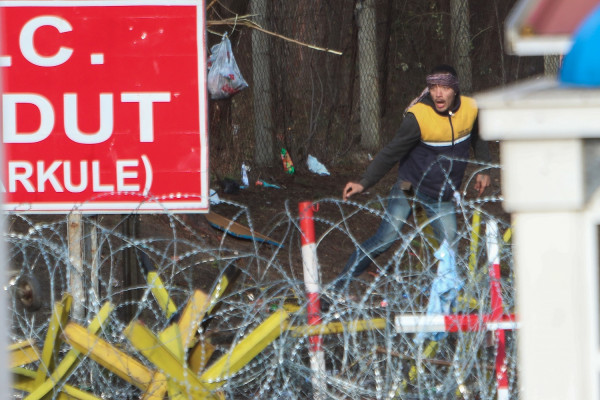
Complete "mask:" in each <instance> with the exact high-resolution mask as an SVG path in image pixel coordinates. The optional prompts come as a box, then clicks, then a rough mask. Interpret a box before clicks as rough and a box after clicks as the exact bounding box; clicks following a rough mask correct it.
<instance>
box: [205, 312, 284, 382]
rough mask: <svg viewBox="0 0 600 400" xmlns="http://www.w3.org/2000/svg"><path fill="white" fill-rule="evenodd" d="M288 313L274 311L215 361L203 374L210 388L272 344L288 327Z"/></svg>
mask: <svg viewBox="0 0 600 400" xmlns="http://www.w3.org/2000/svg"><path fill="white" fill-rule="evenodd" d="M288 318H289V316H288V313H287V312H285V311H283V310H278V311H276V312H274V313H273V314H272V315H271V316H269V318H267V319H266V320H265V321H263V323H261V324H260V325H259V326H257V327H256V328H255V329H254V330H253V331H252V332H250V333H249V334H248V335H246V337H245V338H244V339H242V340H241V341H240V342H239V343H238V344H237V345H236V346H235V347H234V348H233V349H232V350H231V352H229V353H228V354H224V355H223V356H222V357H221V358H219V359H218V360H217V361H215V362H214V363H213V364H212V365H211V366H210V367H209V368H208V369H207V370H206V371H205V372H204V373H203V374H202V375H201V376H200V379H201V380H202V381H203V382H206V386H207V387H209V388H213V389H214V388H218V387H219V386H222V385H223V384H224V383H225V380H226V379H227V377H229V376H231V375H233V374H235V373H236V372H238V371H239V370H240V369H242V367H243V366H244V365H246V364H248V363H249V362H250V361H251V360H252V359H253V358H254V357H256V355H257V354H259V353H260V352H261V351H263V350H264V349H265V348H266V347H267V346H268V345H269V344H271V343H272V342H273V341H274V340H275V339H277V337H279V335H281V333H282V332H283V331H285V330H286V329H287V320H288Z"/></svg>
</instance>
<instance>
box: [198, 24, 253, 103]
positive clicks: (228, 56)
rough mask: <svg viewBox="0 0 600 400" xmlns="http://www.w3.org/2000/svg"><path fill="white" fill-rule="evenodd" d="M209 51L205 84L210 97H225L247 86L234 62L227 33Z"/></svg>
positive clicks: (217, 98) (214, 98)
mask: <svg viewBox="0 0 600 400" xmlns="http://www.w3.org/2000/svg"><path fill="white" fill-rule="evenodd" d="M210 52H211V55H210V57H209V58H208V78H207V84H208V92H209V93H210V98H211V99H213V100H219V99H226V98H228V97H231V96H233V95H234V94H236V93H237V92H239V91H240V90H242V89H245V88H247V87H248V83H246V81H245V80H244V77H242V74H241V72H240V69H239V68H238V65H237V63H236V62H235V57H234V56H233V52H232V51H231V42H230V41H229V38H228V37H227V34H225V35H224V36H223V40H222V41H221V43H218V44H215V45H214V46H213V47H212V48H211V49H210Z"/></svg>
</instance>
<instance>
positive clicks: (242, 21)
mask: <svg viewBox="0 0 600 400" xmlns="http://www.w3.org/2000/svg"><path fill="white" fill-rule="evenodd" d="M249 17H251V15H243V16H241V17H237V18H227V19H223V20H220V21H206V25H207V26H218V25H235V24H237V25H243V26H246V27H248V28H251V29H256V30H257V31H260V32H263V33H266V34H268V35H271V36H275V37H278V38H280V39H283V40H287V41H288V42H292V43H295V44H297V45H300V46H305V47H308V48H310V49H313V50H319V51H324V52H326V53H331V54H335V55H338V56H341V55H342V54H343V53H342V52H341V51H337V50H332V49H327V48H323V47H318V46H315V45H312V44H308V43H303V42H300V41H298V40H294V39H290V38H288V37H286V36H283V35H280V34H278V33H275V32H271V31H268V30H266V29H264V28H262V27H260V26H259V25H258V24H257V23H255V22H253V21H252V20H250V19H248V18H249Z"/></svg>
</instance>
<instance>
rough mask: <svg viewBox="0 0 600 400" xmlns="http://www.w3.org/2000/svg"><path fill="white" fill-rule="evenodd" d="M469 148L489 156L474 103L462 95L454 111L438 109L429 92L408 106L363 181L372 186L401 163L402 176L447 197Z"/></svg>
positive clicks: (417, 187)
mask: <svg viewBox="0 0 600 400" xmlns="http://www.w3.org/2000/svg"><path fill="white" fill-rule="evenodd" d="M470 146H472V147H473V149H474V152H475V158H477V159H478V160H480V161H489V160H490V154H489V148H488V145H487V143H486V142H484V141H483V140H481V139H480V138H479V131H478V124H477V106H476V104H475V101H474V100H473V99H471V98H469V97H464V96H460V97H458V96H457V98H456V101H455V104H454V107H453V108H452V109H451V110H448V111H446V112H444V113H439V112H437V111H436V110H435V106H434V104H433V101H432V100H431V97H430V96H425V97H424V98H423V99H422V100H421V101H420V102H419V103H417V104H415V105H414V106H413V107H411V108H410V109H409V110H408V112H407V114H406V116H405V117H404V120H403V121H402V124H401V125H400V128H399V129H398V131H397V132H396V135H395V136H394V138H393V139H392V140H391V141H390V142H389V143H388V144H387V145H386V146H385V147H384V148H383V149H381V151H380V152H379V153H377V156H375V159H374V160H373V162H372V163H371V164H370V165H369V167H368V168H367V170H366V172H365V174H364V175H363V177H362V178H361V180H360V184H361V185H362V186H363V187H364V188H365V190H366V189H368V188H369V187H371V186H373V185H374V184H375V183H377V182H378V181H379V180H380V179H381V178H382V177H383V176H384V175H385V174H386V173H387V172H388V171H389V170H390V169H391V168H392V167H393V166H394V165H395V164H396V163H399V164H400V165H399V170H398V178H399V179H402V180H407V181H409V182H410V183H412V185H413V187H414V188H415V190H417V191H420V192H421V193H423V194H425V195H427V196H429V197H432V198H441V200H443V201H447V200H449V199H450V198H451V197H452V193H453V192H454V190H458V189H459V188H460V185H461V183H462V179H463V176H464V172H465V168H466V160H467V159H468V158H469V147H470Z"/></svg>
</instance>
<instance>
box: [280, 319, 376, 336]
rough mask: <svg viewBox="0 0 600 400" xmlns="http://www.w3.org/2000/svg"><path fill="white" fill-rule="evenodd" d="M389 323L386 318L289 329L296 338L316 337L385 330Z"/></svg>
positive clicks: (299, 326)
mask: <svg viewBox="0 0 600 400" xmlns="http://www.w3.org/2000/svg"><path fill="white" fill-rule="evenodd" d="M386 324H387V321H386V320H385V318H373V319H360V320H354V321H345V322H341V321H340V322H338V321H336V322H329V323H327V324H320V325H298V326H290V327H288V328H287V329H288V330H289V331H291V332H292V335H293V336H295V337H302V336H314V335H331V334H337V333H343V332H362V331H372V330H374V329H383V328H385V326H386Z"/></svg>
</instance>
